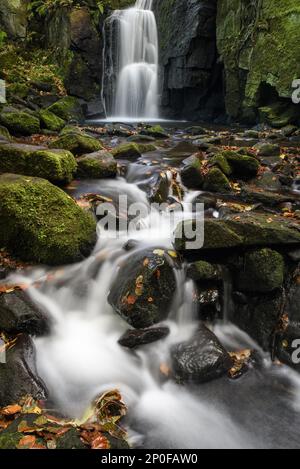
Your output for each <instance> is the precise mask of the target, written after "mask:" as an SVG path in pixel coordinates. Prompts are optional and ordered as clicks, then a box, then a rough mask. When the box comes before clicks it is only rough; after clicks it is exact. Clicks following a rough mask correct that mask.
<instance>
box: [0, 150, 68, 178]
mask: <svg viewBox="0 0 300 469" xmlns="http://www.w3.org/2000/svg"><path fill="white" fill-rule="evenodd" d="M76 169H77V163H76V160H75V158H74V156H73V155H72V153H70V152H69V151H67V150H49V149H47V148H44V147H38V146H34V145H24V144H17V143H8V144H0V172H2V173H15V174H24V175H27V176H35V177H41V178H44V179H48V180H49V181H51V182H54V183H69V182H71V181H72V180H73V179H74V175H75V173H76Z"/></svg>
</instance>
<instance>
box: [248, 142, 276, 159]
mask: <svg viewBox="0 0 300 469" xmlns="http://www.w3.org/2000/svg"><path fill="white" fill-rule="evenodd" d="M254 149H255V150H257V154H258V156H279V155H280V146H279V145H277V144H274V143H267V142H264V143H258V144H257V145H255V147H254Z"/></svg>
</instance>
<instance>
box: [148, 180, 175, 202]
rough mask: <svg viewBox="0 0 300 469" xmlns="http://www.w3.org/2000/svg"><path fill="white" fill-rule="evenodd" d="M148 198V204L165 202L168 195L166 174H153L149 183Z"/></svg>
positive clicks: (168, 187) (168, 184)
mask: <svg viewBox="0 0 300 469" xmlns="http://www.w3.org/2000/svg"><path fill="white" fill-rule="evenodd" d="M149 186H150V187H149V190H148V197H149V200H150V202H152V203H157V204H162V203H164V202H167V200H168V197H169V193H170V182H169V178H168V175H167V173H163V172H162V173H158V174H155V175H154V176H153V177H152V178H151V180H150V181H149Z"/></svg>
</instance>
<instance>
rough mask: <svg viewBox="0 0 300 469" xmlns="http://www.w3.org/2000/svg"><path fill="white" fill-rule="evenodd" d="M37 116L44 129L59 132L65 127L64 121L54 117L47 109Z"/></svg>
mask: <svg viewBox="0 0 300 469" xmlns="http://www.w3.org/2000/svg"><path fill="white" fill-rule="evenodd" d="M39 116H40V120H41V127H42V128H44V129H48V130H52V131H53V132H59V131H61V129H62V128H63V127H64V125H65V121H64V120H63V119H61V118H60V117H58V116H56V115H55V114H54V113H53V112H51V111H49V110H48V109H42V110H41V111H40V114H39Z"/></svg>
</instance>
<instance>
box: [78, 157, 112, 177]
mask: <svg viewBox="0 0 300 469" xmlns="http://www.w3.org/2000/svg"><path fill="white" fill-rule="evenodd" d="M77 164H78V171H77V176H78V177H79V178H82V179H105V178H115V177H116V176H117V162H116V160H115V159H114V157H113V155H111V153H108V152H107V151H105V150H103V151H98V152H95V153H89V154H88V155H83V156H81V157H80V158H77Z"/></svg>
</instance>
